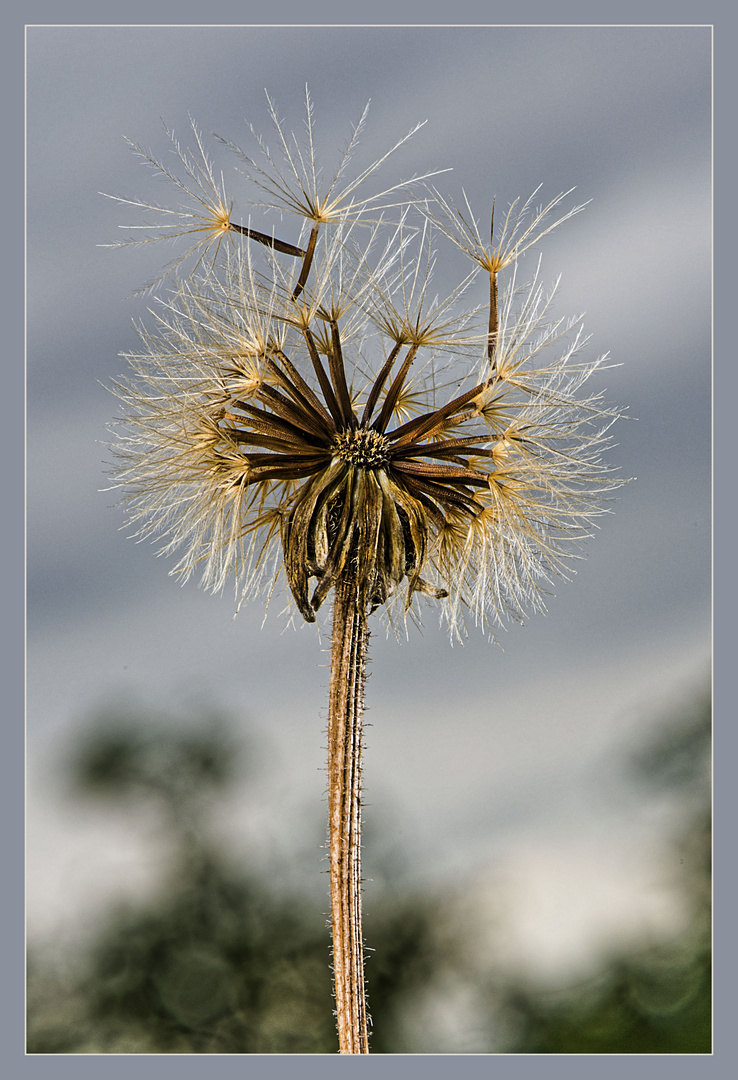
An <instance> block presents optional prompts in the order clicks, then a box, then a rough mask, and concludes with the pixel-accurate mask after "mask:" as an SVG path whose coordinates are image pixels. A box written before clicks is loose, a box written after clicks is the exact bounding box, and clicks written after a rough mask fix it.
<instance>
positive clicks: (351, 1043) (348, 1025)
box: [328, 579, 369, 1054]
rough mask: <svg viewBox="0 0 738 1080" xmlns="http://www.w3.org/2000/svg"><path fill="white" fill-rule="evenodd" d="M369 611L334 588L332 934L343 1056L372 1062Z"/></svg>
mask: <svg viewBox="0 0 738 1080" xmlns="http://www.w3.org/2000/svg"><path fill="white" fill-rule="evenodd" d="M368 639H369V628H368V625H367V614H366V606H365V605H364V604H363V603H362V602H361V601H360V598H359V591H358V588H357V586H356V583H355V582H354V581H352V580H346V579H339V581H337V582H336V585H335V588H334V601H333V649H332V655H331V684H330V698H329V704H328V817H329V827H328V835H329V848H330V867H331V921H332V927H333V984H334V993H335V997H336V1018H337V1024H338V1043H339V1053H341V1054H368V1053H369V1033H368V1028H367V1011H366V994H365V989H364V942H363V937H362V929H361V751H362V740H363V731H362V721H363V713H364V682H365V675H366V650H367V642H368Z"/></svg>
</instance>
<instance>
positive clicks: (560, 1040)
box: [505, 695, 712, 1054]
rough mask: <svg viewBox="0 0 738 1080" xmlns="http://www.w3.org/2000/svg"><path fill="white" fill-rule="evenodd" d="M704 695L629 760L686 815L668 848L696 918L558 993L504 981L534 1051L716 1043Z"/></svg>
mask: <svg viewBox="0 0 738 1080" xmlns="http://www.w3.org/2000/svg"><path fill="white" fill-rule="evenodd" d="M711 737H712V713H711V704H710V699H709V696H708V695H705V696H704V697H703V698H702V699H701V700H698V701H696V702H694V703H691V704H690V703H689V702H688V703H687V705H686V709H685V714H684V715H683V716H682V717H681V718H679V717H677V719H676V720H673V719H671V720H670V721H669V722H667V723H665V724H664V727H663V730H662V732H661V734H660V735H659V736H657V737H656V738H655V739H653V740H651V741H649V743H648V744H647V745H645V746H644V747H643V748H642V749H641V750H640V751H638V752H637V753H636V754H635V755H634V756H633V758H632V759H631V762H630V766H631V775H632V779H633V781H634V783H635V784H636V785H638V786H639V787H640V786H644V785H645V786H646V787H647V788H648V789H649V790H651V791H655V792H662V791H670V792H671V793H672V795H673V796H675V797H676V798H678V799H679V802H680V804H681V805H682V806H683V807H684V808H685V810H686V811H687V813H688V824H687V827H686V830H684V832H683V833H682V834H681V835H680V836H679V837H678V838H677V839H676V840H675V842H674V845H673V851H674V860H673V861H674V865H675V867H678V877H679V879H680V880H679V886H680V888H681V890H682V891H683V892H684V893H685V894H686V896H687V897H688V899H689V902H690V906H691V910H692V919H691V923H690V926H689V928H688V929H687V930H686V932H685V933H684V934H683V935H682V936H681V937H679V938H677V939H676V940H674V941H672V942H669V943H667V944H661V945H659V946H658V947H653V948H650V949H643V950H640V951H637V952H634V953H633V954H631V955H627V956H616V957H613V958H612V960H611V963H610V965H609V968H608V969H607V970H606V971H604V972H602V973H601V974H600V975H599V976H598V978H597V979H595V980H593V981H590V982H588V983H584V984H582V985H579V986H576V987H571V988H566V989H564V990H562V991H559V992H557V993H556V994H545V993H542V992H536V991H535V990H531V989H530V988H521V987H509V988H508V992H507V1001H506V1006H505V1007H506V1009H507V1010H508V1011H509V1012H511V1013H512V1014H513V1015H514V1017H515V1020H516V1022H517V1027H518V1030H519V1031H520V1036H519V1038H518V1040H517V1043H516V1045H515V1047H514V1050H515V1051H516V1052H518V1053H531V1054H709V1053H710V1051H711V1049H712V965H711V895H712V893H711V848H712V829H711V814H710V804H711V800H710V759H711V755H710V750H711Z"/></svg>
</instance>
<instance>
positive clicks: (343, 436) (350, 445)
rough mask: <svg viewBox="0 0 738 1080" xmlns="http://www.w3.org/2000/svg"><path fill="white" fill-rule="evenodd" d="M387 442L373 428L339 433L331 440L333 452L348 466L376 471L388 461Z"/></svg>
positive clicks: (361, 428)
mask: <svg viewBox="0 0 738 1080" xmlns="http://www.w3.org/2000/svg"><path fill="white" fill-rule="evenodd" d="M388 451H389V440H388V439H387V438H386V437H385V436H384V435H381V434H380V433H379V432H378V431H374V429H373V428H363V427H360V428H353V429H348V430H346V431H339V432H338V434H337V435H336V437H335V439H334V440H333V452H334V453H335V454H336V455H337V456H338V457H340V458H343V460H344V461H347V462H348V463H349V464H350V465H356V466H358V467H359V468H362V469H376V468H379V466H380V465H386V464H387V462H388V461H389V452H388Z"/></svg>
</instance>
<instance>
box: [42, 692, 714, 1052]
mask: <svg viewBox="0 0 738 1080" xmlns="http://www.w3.org/2000/svg"><path fill="white" fill-rule="evenodd" d="M183 728H184V730H183ZM709 734H710V729H709V709H705V708H702V707H700V708H698V709H696V710H694V713H693V720H692V722H691V723H684V724H683V725H681V726H680V725H676V726H675V727H674V729H673V734H672V736H671V737H667V736H666V735H665V736H664V738H663V739H661V740H659V741H657V742H656V743H654V744H652V745H650V746H647V747H645V749H644V750H643V752H642V753H640V754H639V755H637V757H636V759H635V761H634V767H633V770H632V774H633V777H634V779H635V780H636V781H637V783H638V784H639V785H640V784H642V783H644V782H646V783H649V784H650V785H651V786H652V787H653V786H654V784H655V785H656V786H657V787H658V788H659V789H660V790H662V791H663V788H664V786H668V787H670V788H672V789H674V790H676V791H679V793H680V797H681V798H683V799H686V798H687V797H688V799H689V801H688V805H689V806H691V807H693V808H694V814H693V818H692V823H691V825H690V827H689V828H688V829H687V830H686V831H685V832H684V833H683V834H682V835H681V836H680V837H679V838H678V841H675V845H674V853H675V859H674V864H675V866H676V867H678V869H679V872H680V874H681V877H682V888H683V890H684V892H685V894H686V895H687V896H688V897H689V898H690V900H691V904H692V909H693V912H694V919H693V923H692V926H691V927H690V928H689V930H688V932H687V933H685V935H684V936H683V937H682V938H681V939H679V940H675V941H673V942H671V943H669V944H662V945H660V946H659V948H658V949H657V948H654V949H651V950H642V951H640V952H637V953H633V954H630V955H620V956H613V957H612V959H611V962H610V963H609V965H607V966H605V968H604V969H603V970H602V971H601V973H600V974H599V976H598V977H597V978H595V979H593V980H592V981H590V982H588V983H586V984H583V985H581V986H576V987H568V988H562V989H559V990H558V991H556V992H555V993H552V992H544V991H542V990H541V989H540V988H538V987H536V986H532V985H529V984H526V985H523V984H521V983H515V982H508V983H505V982H504V981H502V980H501V978H500V975H499V973H497V972H495V971H489V972H486V973H480V972H478V971H477V972H471V971H470V972H466V971H465V962H464V960H463V955H464V953H465V946H464V943H463V941H462V939H461V937H458V935H459V933H460V931H459V927H458V924H453V930H452V931H451V932H449V926H450V925H451V924H449V922H448V919H449V913H450V911H451V910H452V908H453V904H451V907H449V898H448V897H446V898H445V900H444V901H443V902H441V899H440V898H438V897H436V896H432V895H426V896H423V897H418V896H413V895H410V894H407V895H404V896H402V897H397V896H392V895H390V894H389V893H388V892H387V891H384V892H383V891H382V890H378V893H379V894H378V895H377V892H376V891H374V890H373V892H374V895H372V897H371V903H370V904H369V905H368V911H367V917H366V920H365V932H366V938H367V941H368V943H369V945H370V949H369V951H368V962H367V971H366V974H367V983H368V990H369V1004H370V1012H371V1017H372V1040H371V1047H372V1052H373V1053H375V1054H376V1053H400V1054H402V1053H408V1052H417V1051H418V1050H419V1049H421V1048H419V1047H418V1046H417V1045H413V1046H411V1045H408V1036H407V1033H406V1031H405V1030H404V1028H403V1018H404V1017H405V1016H406V1015H407V1014H408V1010H409V1011H410V1012H411V1013H412V1010H413V1006H414V1003H416V1002H417V1001H419V1000H420V999H421V998H422V996H423V994H424V993H426V992H427V991H428V990H429V988H430V989H431V990H433V989H434V988H437V989H438V991H439V993H442V992H443V989H442V988H443V985H444V981H443V973H444V971H449V970H452V971H453V972H454V973H455V975H456V976H458V977H460V978H462V979H466V985H467V986H468V987H470V988H471V990H472V994H473V999H474V1000H475V1002H477V1003H481V1006H482V1018H483V1017H484V1014H485V1012H486V1013H488V1016H489V1021H488V1025H487V1027H488V1032H489V1037H487V1039H486V1043H484V1032H482V1041H483V1043H484V1045H489V1046H494V1045H497V1043H496V1041H495V1040H496V1039H497V1038H498V1035H499V1033H500V1032H501V1033H502V1035H503V1042H504V1045H503V1046H502V1049H503V1050H504V1051H505V1052H507V1053H528V1054H530V1053H532V1054H706V1053H709V1052H710V1044H711V979H710V890H709V883H710V859H709V856H710V824H709V813H708V812H707V810H706V808H705V802H706V793H705V783H706V780H705V775H706V774H705V768H704V766H705V761H706V754H707V753H708V748H709ZM70 762H71V765H72V770H71V771H72V779H73V787H74V789H75V790H76V791H77V792H78V793H80V794H82V793H83V794H84V796H85V797H87V798H94V799H98V800H99V799H103V798H107V799H115V800H116V801H118V802H120V801H124V802H125V803H126V805H131V806H134V805H139V804H140V803H141V801H142V800H145V801H146V805H147V806H148V807H150V808H157V809H158V810H159V814H158V820H160V822H161V825H162V828H163V829H164V830H165V833H166V836H167V837H168V843H169V847H170V850H171V851H172V853H173V857H172V860H171V868H172V869H171V872H170V876H169V879H168V881H167V882H165V883H164V886H165V887H163V888H162V890H161V892H160V893H159V894H158V896H157V897H156V898H155V899H153V900H151V901H149V902H148V903H147V904H142V905H141V906H139V907H135V908H131V909H121V910H119V911H117V912H113V913H111V914H110V916H109V919H108V922H107V924H106V925H105V926H103V927H102V929H101V930H100V932H99V933H98V934H97V935H96V936H95V938H94V940H93V943H92V945H90V946H89V947H88V948H87V951H86V952H85V954H84V955H82V956H80V957H77V958H76V960H75V961H74V963H73V965H72V967H71V969H70V970H68V971H67V973H66V975H62V974H60V973H59V972H58V971H56V972H52V970H51V969H50V968H49V966H48V964H47V963H45V958H44V957H43V956H36V955H34V954H33V953H32V954H31V957H30V961H29V1022H28V1050H29V1052H30V1053H32V1054H78V1053H103V1054H105V1053H117V1054H121V1053H123V1054H136V1053H145V1054H170V1053H171V1054H181V1053H186V1054H193V1053H195V1054H198V1053H203V1054H252V1053H287V1054H306V1053H331V1054H332V1053H336V1051H337V1040H336V1032H335V1022H334V1017H333V1004H334V1003H333V999H332V994H331V976H330V935H329V932H328V927H327V925H326V916H325V914H324V913H325V912H327V910H328V897H327V895H326V898H325V903H324V906H323V907H322V908H321V907H320V906H319V904H317V905H316V904H313V905H310V904H306V903H305V902H304V901H302V900H298V899H296V898H294V897H290V896H287V895H284V894H276V893H275V892H274V891H273V890H272V889H271V888H270V886H269V885H268V883H266V882H265V881H264V880H262V879H261V878H260V877H258V876H257V875H255V874H248V873H245V872H243V871H242V870H237V869H235V868H234V867H233V866H232V865H231V864H230V863H229V861H228V860H227V859H226V857H225V856H224V854H223V853H222V852H221V850H220V849H219V847H218V845H217V844H216V843H214V842H213V841H212V840H211V839H209V838H208V836H207V827H206V826H207V806H208V799H209V798H213V797H214V796H215V795H217V794H218V793H222V792H223V790H224V789H225V788H226V786H227V785H228V784H229V783H230V782H232V781H234V780H235V779H236V774H237V771H238V773H239V782H240V780H241V778H242V774H243V765H244V762H243V760H242V759H241V758H239V755H238V754H237V753H236V742H235V740H234V738H233V736H232V734H231V733H230V732H229V729H228V727H227V725H225V724H224V723H223V722H222V721H213V720H212V719H211V720H210V721H208V722H206V723H205V724H203V725H200V726H197V725H195V726H193V725H189V727H188V726H187V725H172V724H165V725H162V724H160V723H154V722H152V721H149V722H148V723H147V724H145V725H144V724H142V723H140V722H138V723H136V722H134V721H133V720H132V719H131V718H130V717H126V716H124V717H117V718H116V717H112V718H108V720H107V722H104V721H103V720H101V719H100V718H97V719H96V720H95V723H94V726H93V728H92V732H91V734H90V735H88V736H87V737H85V738H84V739H83V740H82V741H81V742H80V743H79V744H78V745H77V746H76V748H75V751H74V755H73V757H72V758H71V759H70ZM318 860H319V852H318V851H317V850H316V863H317V861H318ZM326 892H327V882H326ZM457 937H458V940H457ZM493 1033H497V1034H493ZM429 1034H430V1035H432V1033H429ZM463 1051H464V1047H459V1052H463Z"/></svg>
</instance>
